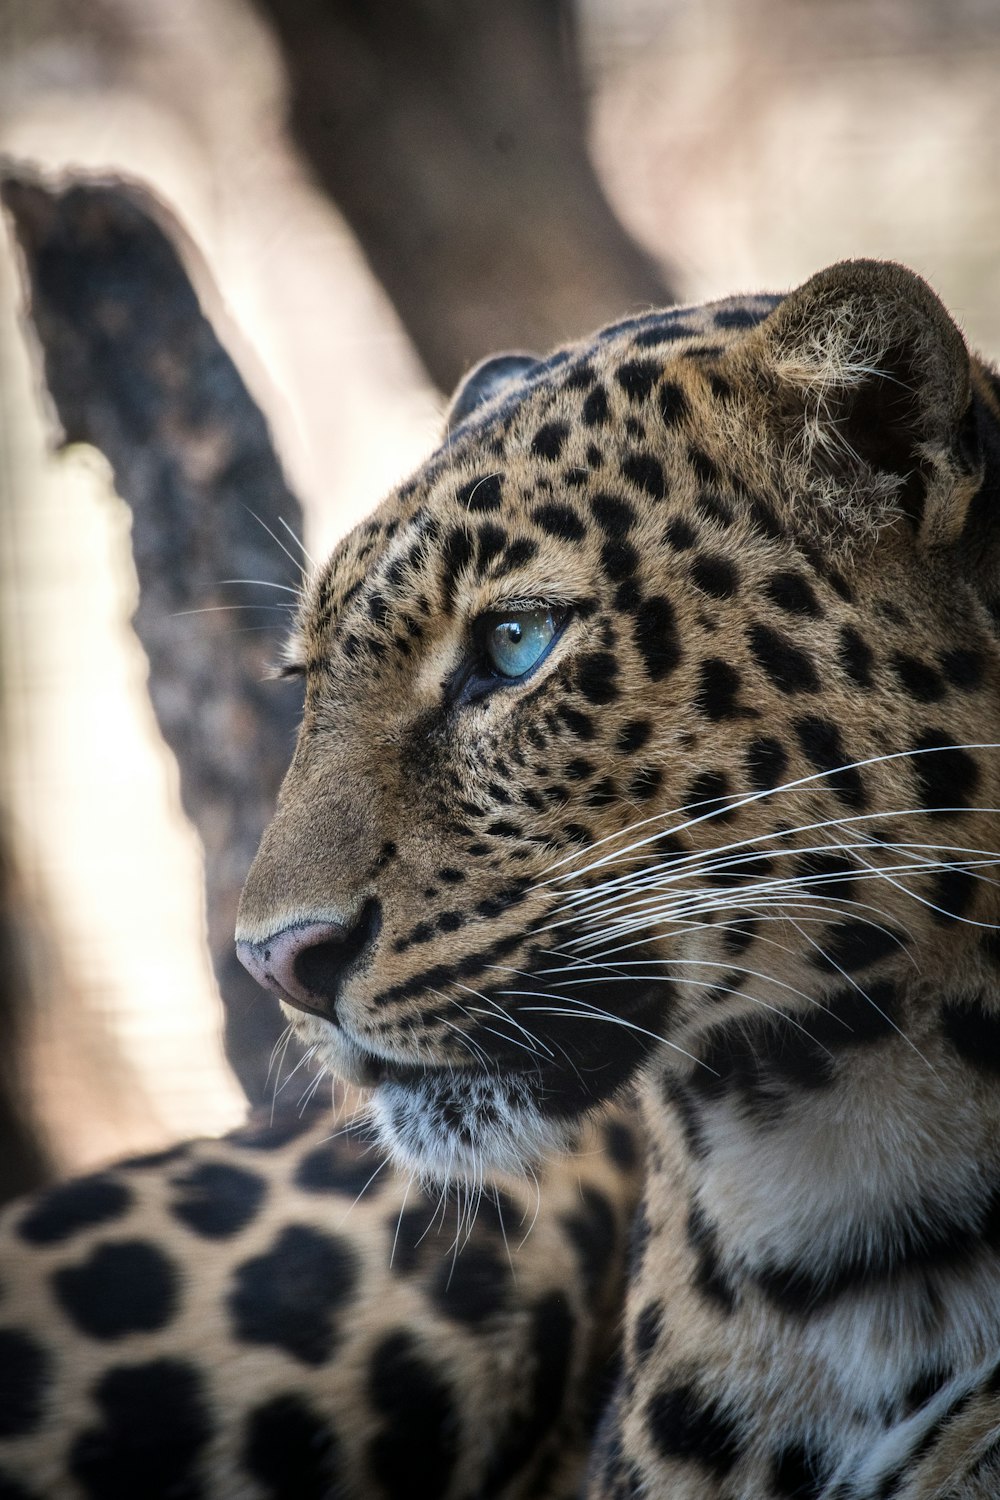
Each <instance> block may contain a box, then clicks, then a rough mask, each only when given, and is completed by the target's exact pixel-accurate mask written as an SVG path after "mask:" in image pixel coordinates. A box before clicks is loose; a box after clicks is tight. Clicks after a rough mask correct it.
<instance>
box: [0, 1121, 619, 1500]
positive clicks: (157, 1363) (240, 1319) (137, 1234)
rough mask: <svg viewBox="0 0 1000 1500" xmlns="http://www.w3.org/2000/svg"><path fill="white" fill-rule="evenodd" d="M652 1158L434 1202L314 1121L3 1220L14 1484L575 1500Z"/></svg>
mask: <svg viewBox="0 0 1000 1500" xmlns="http://www.w3.org/2000/svg"><path fill="white" fill-rule="evenodd" d="M639 1161H640V1157H639V1150H638V1140H637V1137H636V1135H635V1133H634V1131H633V1127H632V1125H631V1123H630V1121H629V1119H628V1117H627V1115H625V1114H621V1115H618V1116H617V1117H615V1116H611V1117H608V1118H607V1119H605V1120H604V1121H603V1122H602V1123H601V1124H600V1126H598V1127H597V1128H596V1129H595V1130H594V1131H592V1132H591V1133H590V1135H589V1138H588V1139H586V1140H585V1141H582V1142H581V1154H580V1155H579V1156H578V1157H577V1158H576V1159H575V1160H574V1161H573V1162H572V1163H571V1162H570V1161H569V1160H568V1159H567V1160H566V1161H565V1162H560V1163H555V1164H553V1169H552V1170H551V1171H549V1172H542V1173H541V1174H539V1179H538V1184H537V1189H536V1184H535V1183H533V1182H531V1181H530V1180H527V1181H523V1180H522V1181H511V1182H503V1181H500V1180H499V1179H494V1180H493V1181H492V1182H491V1183H486V1184H480V1187H481V1188H482V1195H481V1196H480V1194H479V1192H476V1193H473V1194H470V1195H469V1196H468V1197H466V1198H456V1199H453V1200H448V1199H442V1196H441V1194H440V1193H439V1192H425V1191H423V1190H422V1189H421V1187H420V1185H419V1184H418V1183H415V1182H413V1181H412V1179H411V1177H410V1176H409V1175H408V1174H406V1173H400V1172H396V1171H394V1170H393V1167H392V1165H391V1163H389V1162H388V1161H387V1160H386V1158H385V1157H384V1156H383V1155H380V1154H379V1153H378V1152H377V1151H375V1150H374V1149H373V1147H372V1143H371V1140H370V1139H367V1138H366V1135H365V1132H364V1129H363V1127H360V1126H355V1127H354V1128H350V1127H341V1128H338V1124H337V1122H336V1121H335V1120H334V1119H333V1117H332V1116H331V1114H330V1112H329V1110H328V1109H326V1108H321V1107H317V1106H314V1107H312V1108H307V1109H306V1110H305V1111H304V1112H301V1113H300V1112H298V1111H295V1110H291V1111H289V1112H288V1113H287V1114H286V1115H285V1116H283V1117H282V1116H280V1115H279V1117H278V1118H277V1119H276V1120H271V1119H265V1120H261V1121H258V1122H255V1123H254V1124H253V1125H252V1126H250V1127H248V1128H246V1129H243V1130H239V1131H236V1132H234V1133H233V1134H231V1135H230V1136H228V1137H227V1138H226V1139H224V1140H202V1141H193V1142H188V1143H186V1144H182V1145H179V1146H177V1147H173V1148H171V1149H169V1150H166V1151H163V1152H159V1153H156V1154H155V1155H151V1156H146V1157H138V1158H133V1159H131V1160H128V1161H124V1162H120V1163H118V1164H116V1165H115V1166H113V1167H110V1168H108V1169H107V1170H105V1171H101V1172H99V1173H95V1174H93V1175H91V1176H89V1177H85V1178H79V1179H77V1180H75V1181H71V1182H69V1183H67V1184H64V1185H63V1186H61V1187H57V1188H55V1189H52V1190H50V1191H49V1192H47V1193H44V1194H42V1195H40V1196H36V1197H35V1198H32V1199H29V1200H27V1201H26V1202H21V1203H17V1204H14V1205H12V1206H11V1207H10V1208H8V1209H7V1210H6V1212H5V1213H4V1215H3V1216H2V1218H0V1246H2V1256H0V1285H2V1296H0V1496H3V1497H4V1500H80V1497H87V1500H111V1497H119V1500H124V1497H126V1496H128V1497H129V1500H197V1497H211V1500H330V1497H336V1500H368V1497H372V1500H378V1497H399V1500H402V1497H403V1496H411V1495H414V1494H420V1495H428V1496H432V1495H433V1496H438V1497H441V1500H444V1497H445V1496H453V1495H472V1494H475V1495H482V1496H496V1497H498V1500H499V1497H511V1500H512V1497H515V1496H517V1497H521V1496H524V1497H528V1496H541V1495H544V1496H549V1495H557V1496H561V1497H565V1500H569V1497H571V1496H573V1495H575V1494H576V1493H577V1492H578V1485H579V1480H580V1471H581V1467H582V1464H583V1462H584V1459H585V1455H586V1451H587V1449H586V1439H587V1436H588V1433H589V1431H590V1429H591V1428H592V1425H593V1408H594V1405H595V1403H597V1402H599V1401H600V1398H601V1395H602V1393H603V1392H604V1391H605V1369H606V1366H607V1363H608V1361H609V1360H610V1359H611V1358H612V1356H613V1354H614V1351H615V1347H616V1342H617V1336H618V1321H619V1314H620V1305H621V1297H622V1291H623V1279H624V1262H625V1246H626V1239H627V1229H628V1224H629V1218H630V1213H631V1210H632V1208H633V1207H634V1204H635V1200H636V1196H637V1192H638V1185H639V1176H640V1173H639ZM500 1393H503V1394H502V1396H501V1394H500Z"/></svg>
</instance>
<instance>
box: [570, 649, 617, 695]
mask: <svg viewBox="0 0 1000 1500" xmlns="http://www.w3.org/2000/svg"><path fill="white" fill-rule="evenodd" d="M617 678H618V659H617V657H615V656H613V655H612V654H611V652H610V651H589V652H587V653H586V654H585V655H584V656H581V658H580V660H579V662H578V664H577V669H576V682H577V686H578V687H579V689H580V691H581V693H582V694H583V696H584V697H585V698H586V699H587V701H588V702H589V703H613V702H614V700H615V699H616V698H617V697H618V682H617Z"/></svg>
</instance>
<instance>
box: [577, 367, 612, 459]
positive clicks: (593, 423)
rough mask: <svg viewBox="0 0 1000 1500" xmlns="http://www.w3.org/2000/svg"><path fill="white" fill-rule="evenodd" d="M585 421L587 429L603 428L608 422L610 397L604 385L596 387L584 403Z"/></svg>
mask: <svg viewBox="0 0 1000 1500" xmlns="http://www.w3.org/2000/svg"><path fill="white" fill-rule="evenodd" d="M583 420H584V424H585V426H587V427H603V425H604V423H605V422H606V421H607V420H608V397H607V392H606V391H605V389H604V387H603V385H595V386H594V389H593V390H592V391H591V392H590V395H589V396H588V397H587V399H586V401H584V403H583ZM588 457H589V455H588ZM591 467H594V465H593V464H592V465H591Z"/></svg>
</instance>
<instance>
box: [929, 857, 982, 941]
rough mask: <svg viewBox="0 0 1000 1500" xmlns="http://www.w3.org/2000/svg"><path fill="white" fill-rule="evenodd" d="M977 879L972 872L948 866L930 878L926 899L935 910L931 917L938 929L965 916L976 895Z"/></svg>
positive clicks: (956, 866)
mask: <svg viewBox="0 0 1000 1500" xmlns="http://www.w3.org/2000/svg"><path fill="white" fill-rule="evenodd" d="M976 887H977V879H976V875H975V873H974V872H973V871H972V870H963V869H962V868H961V867H960V866H959V865H957V864H952V865H949V866H948V868H947V869H943V870H937V871H936V872H935V873H934V874H933V875H932V876H931V877H930V890H929V892H928V899H929V900H930V902H931V905H932V906H933V907H934V908H935V910H934V911H932V913H931V915H932V916H933V918H934V920H935V922H936V923H937V924H938V926H939V927H946V926H948V925H949V924H950V923H952V922H957V921H958V919H959V918H960V917H962V916H964V915H965V913H966V912H967V911H968V909H969V907H970V906H971V905H972V902H973V900H974V899H975V895H976Z"/></svg>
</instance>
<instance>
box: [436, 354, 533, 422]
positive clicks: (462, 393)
mask: <svg viewBox="0 0 1000 1500" xmlns="http://www.w3.org/2000/svg"><path fill="white" fill-rule="evenodd" d="M540 364H541V360H540V359H538V358H537V357H536V356H535V355H534V354H493V355H491V356H490V357H489V359H481V360H480V361H479V363H478V365H473V367H472V369H471V370H470V371H469V373H468V374H467V375H466V376H464V377H463V379H462V381H461V382H460V384H459V386H458V388H457V390H456V391H455V394H454V395H453V396H452V398H451V403H450V405H449V407H448V412H447V415H446V418H445V421H446V423H447V428H446V430H447V431H448V432H451V430H452V429H453V428H455V427H457V426H458V424H459V422H464V421H465V419H466V417H468V416H470V415H471V414H472V412H474V411H475V410H476V407H477V406H485V405H486V403H487V401H492V400H493V398H494V396H498V395H499V394H500V392H501V391H502V390H504V389H505V387H507V386H510V387H512V388H513V387H514V386H515V385H517V384H518V383H519V382H521V381H522V380H524V378H525V377H526V376H528V375H530V374H532V373H533V371H535V370H537V369H538V366H539V365H540Z"/></svg>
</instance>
